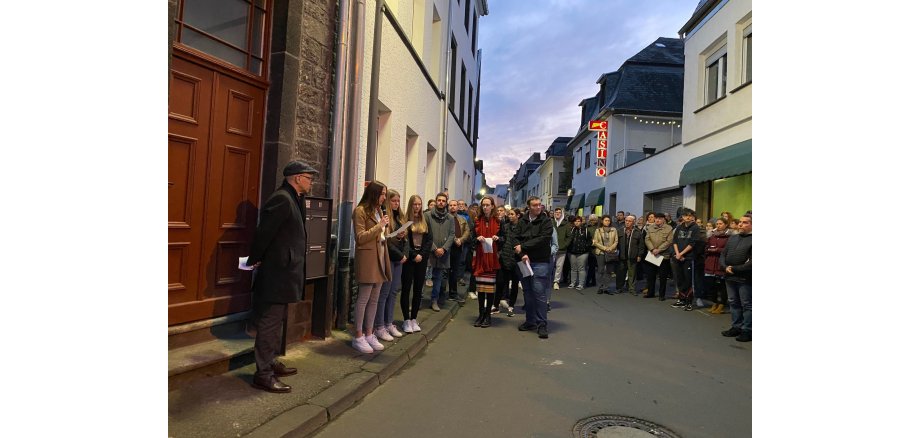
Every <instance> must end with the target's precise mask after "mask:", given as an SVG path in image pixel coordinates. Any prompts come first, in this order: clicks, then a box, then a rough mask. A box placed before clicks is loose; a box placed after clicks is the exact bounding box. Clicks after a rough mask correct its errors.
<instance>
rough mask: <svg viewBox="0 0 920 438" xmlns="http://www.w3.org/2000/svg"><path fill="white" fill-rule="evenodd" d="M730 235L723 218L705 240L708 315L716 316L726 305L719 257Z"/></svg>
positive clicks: (704, 266)
mask: <svg viewBox="0 0 920 438" xmlns="http://www.w3.org/2000/svg"><path fill="white" fill-rule="evenodd" d="M729 236H731V234H729V233H728V221H727V220H726V219H723V218H718V219H716V228H715V229H714V230H713V231H712V235H710V236H709V239H707V240H706V262H705V264H704V265H703V274H704V275H705V277H704V278H705V281H706V290H707V291H709V296H710V297H711V298H712V302H713V303H714V304H713V305H712V308H710V309H709V313H712V314H715V315H718V314H720V313H722V309H724V308H725V306H727V305H728V292H727V291H726V290H725V270H724V269H722V266H721V265H720V264H719V256H720V255H721V254H722V251H723V250H724V249H725V242H727V241H728V238H729Z"/></svg>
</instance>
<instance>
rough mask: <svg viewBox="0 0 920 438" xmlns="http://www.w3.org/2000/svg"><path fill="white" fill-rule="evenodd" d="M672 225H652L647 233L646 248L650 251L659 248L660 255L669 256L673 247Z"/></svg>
mask: <svg viewBox="0 0 920 438" xmlns="http://www.w3.org/2000/svg"><path fill="white" fill-rule="evenodd" d="M671 242H672V240H671V226H670V225H668V224H664V225H662V226H661V227H660V228H659V227H658V225H652V226H651V227H650V228H649V229H648V230H647V233H646V234H645V248H646V249H648V252H652V250H654V249H657V250H658V255H660V256H663V257H664V258H666V259H667V258H669V257H670V256H671V255H670V249H671Z"/></svg>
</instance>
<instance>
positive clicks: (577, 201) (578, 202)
mask: <svg viewBox="0 0 920 438" xmlns="http://www.w3.org/2000/svg"><path fill="white" fill-rule="evenodd" d="M584 206H585V194H584V193H579V194H577V195H572V196H571V197H570V198H569V202H568V203H567V204H565V209H566V210H575V209H576V208H582V207H584Z"/></svg>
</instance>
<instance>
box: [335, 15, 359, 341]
mask: <svg viewBox="0 0 920 438" xmlns="http://www.w3.org/2000/svg"><path fill="white" fill-rule="evenodd" d="M340 4H341V5H342V14H341V16H340V17H339V29H338V30H339V35H338V57H337V59H336V78H335V81H336V102H335V108H334V110H333V143H332V157H333V160H332V162H333V163H335V164H334V167H333V172H334V175H332V178H331V181H332V182H333V190H332V191H331V192H332V193H334V194H335V200H336V201H338V205H339V208H338V214H337V216H336V217H335V218H334V219H333V223H332V224H331V225H332V230H333V232H335V234H334V235H333V236H332V239H331V240H332V246H333V247H334V248H335V251H334V252H333V253H334V254H335V255H336V258H337V261H336V264H335V266H336V270H335V278H334V283H333V290H334V293H335V311H336V323H335V325H336V328H338V329H342V330H344V329H345V326H346V324H347V322H348V307H349V304H348V303H350V301H351V288H350V287H349V277H350V268H349V258H350V254H351V249H352V248H351V242H352V236H351V213H352V210H353V208H354V207H353V206H354V204H355V181H356V179H357V177H358V165H357V163H358V160H357V156H358V138H359V131H358V130H359V128H360V126H359V124H358V123H356V121H357V120H360V118H359V117H360V112H361V83H362V78H363V70H364V62H363V61H364V14H365V1H364V0H356V1H350V0H348V1H343V2H341V3H340ZM349 42H351V44H349Z"/></svg>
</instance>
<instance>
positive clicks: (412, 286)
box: [399, 195, 431, 333]
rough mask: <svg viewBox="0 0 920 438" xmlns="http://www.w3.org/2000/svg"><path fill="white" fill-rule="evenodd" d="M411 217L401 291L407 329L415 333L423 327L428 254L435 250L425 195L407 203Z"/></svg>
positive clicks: (409, 219) (407, 331)
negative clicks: (424, 206) (421, 311)
mask: <svg viewBox="0 0 920 438" xmlns="http://www.w3.org/2000/svg"><path fill="white" fill-rule="evenodd" d="M406 213H407V217H406V220H407V221H412V225H410V226H409V229H407V230H406V231H407V236H406V252H405V254H406V263H405V264H404V265H403V271H402V293H401V294H400V295H399V307H400V308H401V309H402V314H403V331H404V332H406V333H414V332H418V331H421V330H422V328H421V327H419V325H418V321H417V320H416V318H418V309H419V306H421V305H422V286H423V285H424V281H425V268H426V267H427V266H428V254H430V253H431V232H430V229H429V228H428V222H426V221H425V215H424V214H422V198H421V197H420V196H419V195H412V196H410V197H409V202H408V204H406ZM410 292H411V293H412V307H409V293H410Z"/></svg>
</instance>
